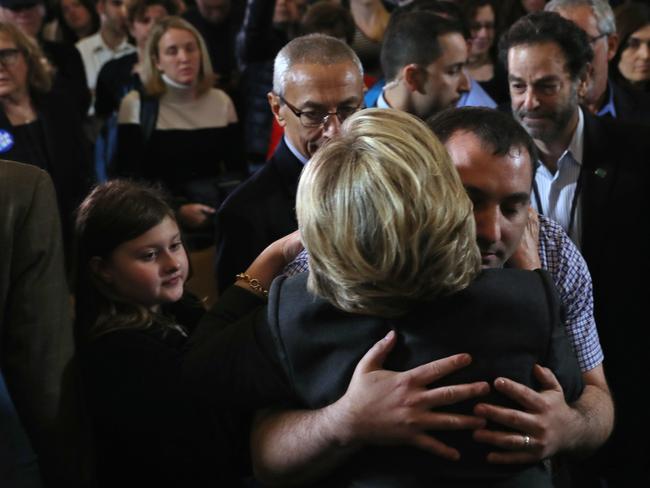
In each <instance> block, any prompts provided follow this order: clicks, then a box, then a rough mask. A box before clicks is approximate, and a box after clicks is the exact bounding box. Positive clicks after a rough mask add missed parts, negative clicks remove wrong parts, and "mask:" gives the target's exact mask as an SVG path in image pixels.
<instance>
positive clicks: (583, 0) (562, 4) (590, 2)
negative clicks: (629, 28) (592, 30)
mask: <svg viewBox="0 0 650 488" xmlns="http://www.w3.org/2000/svg"><path fill="white" fill-rule="evenodd" d="M582 6H586V7H591V11H592V12H593V13H594V17H595V18H596V25H597V26H598V32H599V33H600V34H607V35H610V34H614V33H615V32H616V20H615V18H614V11H613V10H612V7H611V6H610V5H609V2H608V1H607V0H551V1H550V2H548V3H547V4H546V6H545V7H544V10H547V11H549V12H558V11H559V10H565V9H571V8H576V7H582Z"/></svg>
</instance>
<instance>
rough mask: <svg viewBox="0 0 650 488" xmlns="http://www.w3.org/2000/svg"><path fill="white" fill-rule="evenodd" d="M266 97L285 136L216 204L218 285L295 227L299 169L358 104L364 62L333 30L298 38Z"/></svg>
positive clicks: (279, 60) (281, 58)
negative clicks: (256, 168)
mask: <svg viewBox="0 0 650 488" xmlns="http://www.w3.org/2000/svg"><path fill="white" fill-rule="evenodd" d="M268 100H269V104H270V106H271V111H272V112H273V115H274V116H275V119H276V120H277V122H278V124H279V125H280V126H281V127H283V128H284V137H283V139H282V141H281V142H280V144H279V145H278V148H277V149H276V150H275V153H274V154H273V156H272V157H271V159H270V160H269V161H267V162H266V164H265V165H264V166H263V167H262V168H261V169H260V170H259V171H258V172H257V173H256V174H254V175H253V176H252V177H251V178H249V179H248V180H247V181H245V182H244V183H242V185H241V186H240V187H239V188H237V189H236V190H235V191H234V192H233V193H232V194H231V195H230V196H229V197H228V199H227V200H226V201H225V202H224V203H223V205H222V207H221V208H220V209H219V212H218V214H217V234H216V235H217V263H216V265H217V270H216V274H217V284H218V287H219V290H221V291H223V290H224V289H225V288H226V287H227V286H228V285H230V284H232V283H233V282H234V281H235V275H236V274H237V273H240V272H242V271H243V270H245V269H246V268H247V267H248V265H249V264H250V263H251V262H252V261H253V259H255V258H256V257H257V255H258V254H259V253H260V252H261V251H262V250H263V249H264V248H265V247H266V246H267V245H269V244H271V243H272V242H274V241H275V240H277V239H279V238H280V237H283V236H285V235H287V234H289V233H291V232H293V231H294V230H296V228H297V227H298V224H297V221H296V216H295V211H294V206H295V196H296V188H297V186H298V179H299V177H300V172H301V171H302V168H303V165H304V164H306V163H307V162H308V161H309V158H311V156H312V155H313V154H314V152H315V151H316V150H317V149H318V148H319V147H320V146H321V145H322V144H323V143H324V142H325V141H327V140H329V139H331V138H333V137H336V136H337V135H338V133H339V130H340V128H341V123H342V122H343V121H344V120H345V119H346V118H347V117H349V116H350V115H352V114H353V113H354V112H356V111H357V110H359V109H360V108H361V104H362V101H363V69H362V67H361V62H360V61H359V58H358V57H357V55H356V54H355V53H354V51H352V50H351V49H350V47H348V46H347V44H345V43H344V42H343V41H340V40H338V39H335V38H333V37H330V36H325V35H322V34H312V35H308V36H303V37H298V38H296V39H294V40H292V41H291V42H289V43H288V44H287V45H286V46H285V47H284V48H282V50H280V52H279V53H278V55H277V56H276V58H275V64H274V73H273V91H272V92H270V93H269V94H268Z"/></svg>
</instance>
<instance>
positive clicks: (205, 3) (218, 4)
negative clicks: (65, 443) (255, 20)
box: [196, 0, 230, 24]
mask: <svg viewBox="0 0 650 488" xmlns="http://www.w3.org/2000/svg"><path fill="white" fill-rule="evenodd" d="M196 6H197V7H198V9H199V13H200V14H201V17H203V18H204V19H205V20H207V21H208V22H210V23H211V24H220V23H221V22H223V21H224V20H226V18H227V17H228V14H229V13H230V0H196Z"/></svg>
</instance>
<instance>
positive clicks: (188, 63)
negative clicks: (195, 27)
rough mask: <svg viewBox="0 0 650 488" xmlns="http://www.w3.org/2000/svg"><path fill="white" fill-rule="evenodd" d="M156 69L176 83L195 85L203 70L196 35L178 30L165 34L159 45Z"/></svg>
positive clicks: (172, 29) (170, 30)
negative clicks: (200, 71)
mask: <svg viewBox="0 0 650 488" xmlns="http://www.w3.org/2000/svg"><path fill="white" fill-rule="evenodd" d="M156 67H157V68H158V69H159V70H160V71H161V72H163V73H164V74H166V75H167V76H168V77H169V78H170V79H171V80H172V81H175V82H176V83H180V84H181V85H188V86H189V85H194V84H195V83H196V82H197V81H198V77H199V70H200V69H201V48H200V46H199V42H198V41H197V39H196V37H194V34H193V33H191V32H190V31H187V30H184V29H176V28H171V29H169V30H168V31H167V32H165V33H164V34H163V36H162V37H161V38H160V42H159V43H158V62H157V63H156Z"/></svg>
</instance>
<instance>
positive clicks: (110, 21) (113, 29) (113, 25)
mask: <svg viewBox="0 0 650 488" xmlns="http://www.w3.org/2000/svg"><path fill="white" fill-rule="evenodd" d="M96 8H97V13H98V14H99V18H100V21H101V23H100V28H99V31H97V33H95V34H93V35H92V36H88V37H86V38H84V39H81V40H80V41H79V42H77V44H76V46H77V49H78V50H79V52H80V53H81V59H82V60H83V63H84V69H85V70H86V82H87V83H88V89H89V90H90V91H91V92H92V93H93V95H94V93H95V87H96V86H97V76H98V75H99V70H101V69H102V66H104V65H105V64H106V63H107V62H108V61H110V60H111V59H115V58H119V57H121V56H126V55H127V54H131V53H132V52H134V51H135V47H134V46H133V45H132V44H130V43H129V39H128V32H127V30H126V8H125V6H124V1H123V0H98V1H97V6H96Z"/></svg>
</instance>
